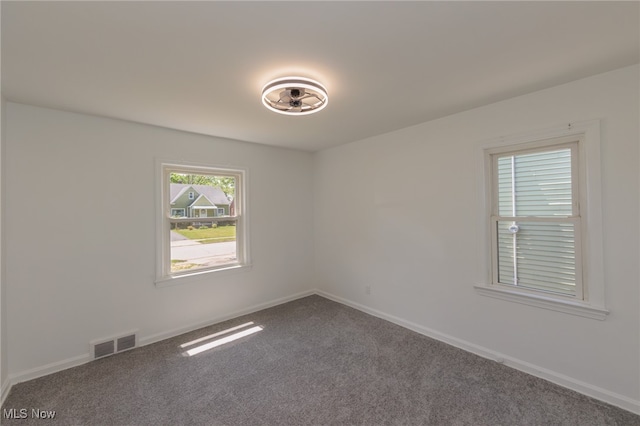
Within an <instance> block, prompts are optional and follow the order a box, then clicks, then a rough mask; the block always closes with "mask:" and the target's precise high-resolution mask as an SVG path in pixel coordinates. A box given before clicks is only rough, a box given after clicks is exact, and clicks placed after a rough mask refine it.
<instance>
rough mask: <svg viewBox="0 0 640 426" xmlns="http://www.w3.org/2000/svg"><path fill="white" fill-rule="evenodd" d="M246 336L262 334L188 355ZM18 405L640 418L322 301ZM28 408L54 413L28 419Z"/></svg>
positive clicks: (349, 420) (420, 419)
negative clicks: (188, 353) (35, 414)
mask: <svg viewBox="0 0 640 426" xmlns="http://www.w3.org/2000/svg"><path fill="white" fill-rule="evenodd" d="M248 322H253V324H249V325H243V324H246V323H248ZM238 326H242V327H239V328H237V329H236V330H234V331H231V332H228V333H226V334H220V335H218V336H216V337H210V338H207V339H204V340H202V341H201V342H198V343H193V344H191V345H189V346H187V347H181V345H183V344H185V343H187V342H191V341H193V340H196V339H199V338H203V337H206V336H210V335H211V334H215V333H219V332H222V331H224V330H227V329H229V328H232V327H238ZM252 327H261V329H259V331H256V332H255V333H253V334H250V335H247V336H245V337H242V338H239V339H237V340H235V341H231V342H228V343H226V344H221V345H220V346H217V347H214V348H212V349H208V350H205V351H203V352H201V353H198V354H196V355H193V356H186V354H185V352H186V351H187V350H193V349H195V348H199V347H202V345H206V344H208V343H211V342H214V341H218V343H220V341H219V340H218V339H222V338H225V337H228V336H232V335H234V333H239V332H242V331H246V330H250V329H251V328H252ZM254 330H258V329H254ZM12 408H13V409H18V410H19V409H23V408H26V409H28V410H29V412H28V416H27V418H26V419H20V420H18V419H6V418H3V419H2V424H3V425H5V424H6V425H18V424H19V425H28V424H38V425H42V424H59V425H473V426H480V425H580V426H584V425H625V426H627V425H640V416H636V415H634V414H632V413H630V412H627V411H625V410H621V409H619V408H616V407H613V406H611V405H607V404H605V403H602V402H599V401H597V400H594V399H591V398H588V397H586V396H584V395H581V394H578V393H575V392H573V391H570V390H568V389H565V388H562V387H560V386H556V385H554V384H552V383H549V382H547V381H545V380H542V379H538V378H536V377H533V376H530V375H528V374H525V373H522V372H519V371H517V370H514V369H512V368H509V367H506V366H503V365H500V364H498V363H495V362H493V361H490V360H486V359H484V358H481V357H478V356H476V355H473V354H470V353H468V352H465V351H463V350H460V349H457V348H454V347H451V346H449V345H446V344H444V343H441V342H438V341H436V340H433V339H430V338H427V337H425V336H422V335H420V334H417V333H414V332H412V331H409V330H406V329H404V328H402V327H399V326H397V325H395V324H392V323H389V322H387V321H384V320H381V319H379V318H375V317H372V316H370V315H367V314H365V313H362V312H359V311H357V310H355V309H352V308H349V307H347V306H344V305H341V304H339V303H335V302H333V301H330V300H327V299H325V298H322V297H319V296H310V297H306V298H303V299H299V300H296V301H293V302H290V303H286V304H283V305H280V306H277V307H274V308H270V309H265V310H263V311H260V312H257V313H254V314H250V315H245V316H243V317H239V318H235V319H233V320H229V321H226V322H224V323H220V324H216V325H213V326H210V327H206V328H203V329H200V330H196V331H193V332H190V333H187V334H184V335H181V336H178V337H175V338H172V339H168V340H164V341H162V342H159V343H156V344H153V345H148V346H145V347H141V348H137V349H134V350H132V351H129V352H123V353H121V354H118V355H115V356H111V357H107V358H103V359H100V360H97V361H94V362H91V363H88V364H85V365H82V366H79V367H75V368H71V369H68V370H65V371H62V372H59V373H56V374H52V375H49V376H46V377H42V378H39V379H35V380H32V381H29V382H24V383H20V384H17V385H15V386H14V387H13V389H12V390H11V393H10V394H9V396H8V398H7V400H6V402H5V404H4V405H3V413H6V411H4V410H8V409H12ZM33 408H35V409H41V410H55V411H56V415H55V417H54V419H53V420H42V419H34V418H30V417H31V409H33ZM17 413H20V412H19V411H18V412H17ZM3 417H5V416H4V415H3Z"/></svg>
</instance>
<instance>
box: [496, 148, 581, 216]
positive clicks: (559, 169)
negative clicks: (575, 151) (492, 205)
mask: <svg viewBox="0 0 640 426" xmlns="http://www.w3.org/2000/svg"><path fill="white" fill-rule="evenodd" d="M572 201H573V199H572V192H571V149H569V148H566V149H561V150H556V151H546V152H536V153H532V154H520V155H510V156H506V157H500V158H498V212H499V214H500V215H501V216H537V217H554V216H570V215H571V214H572V211H573V208H572V206H573V204H572Z"/></svg>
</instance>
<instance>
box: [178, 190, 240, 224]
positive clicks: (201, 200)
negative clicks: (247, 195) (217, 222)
mask: <svg viewBox="0 0 640 426" xmlns="http://www.w3.org/2000/svg"><path fill="white" fill-rule="evenodd" d="M169 193H170V198H171V216H172V217H197V218H203V217H220V216H229V214H230V208H231V201H230V200H229V198H227V196H226V195H225V193H224V192H222V190H221V189H220V188H216V187H213V186H208V185H190V184H185V183H172V184H170V188H169Z"/></svg>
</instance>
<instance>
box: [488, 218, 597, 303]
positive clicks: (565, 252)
mask: <svg viewBox="0 0 640 426" xmlns="http://www.w3.org/2000/svg"><path fill="white" fill-rule="evenodd" d="M501 223H502V224H503V225H502V226H503V228H502V232H501V229H500V224H501ZM513 223H515V224H517V225H518V226H519V227H520V230H518V231H517V232H516V233H515V234H511V235H515V237H514V241H513V243H511V242H508V243H507V244H509V243H510V245H508V246H507V247H506V248H507V249H508V250H513V253H511V252H509V253H504V252H501V251H500V247H501V238H502V239H503V241H504V239H505V238H508V235H509V233H508V232H504V227H505V226H506V225H510V224H513ZM547 224H548V225H549V226H547V227H545V225H547ZM555 225H558V226H559V227H562V225H565V226H566V227H567V228H570V229H571V231H572V232H571V235H564V234H558V233H557V232H555V231H554V228H555ZM535 227H538V228H539V229H538V230H537V232H534V233H529V234H527V228H535ZM581 227H582V220H581V218H579V217H571V218H530V217H527V218H520V217H500V216H492V217H491V236H492V239H491V240H492V241H491V247H492V256H491V257H492V259H493V262H492V277H493V278H492V284H494V285H500V286H507V287H509V288H518V289H523V290H525V291H534V292H543V293H552V294H554V295H556V296H560V297H568V298H571V299H578V300H584V299H585V294H584V290H583V285H582V282H583V281H582V241H581V232H580V230H581ZM545 228H547V229H545ZM567 233H568V232H567ZM502 247H504V243H503V245H502ZM571 255H573V257H572V258H571ZM505 261H508V262H512V263H513V266H510V265H504V262H505ZM501 262H503V263H501ZM505 271H508V272H509V273H511V274H512V275H511V276H510V277H509V276H508V277H505V276H504V273H505ZM505 278H507V279H505Z"/></svg>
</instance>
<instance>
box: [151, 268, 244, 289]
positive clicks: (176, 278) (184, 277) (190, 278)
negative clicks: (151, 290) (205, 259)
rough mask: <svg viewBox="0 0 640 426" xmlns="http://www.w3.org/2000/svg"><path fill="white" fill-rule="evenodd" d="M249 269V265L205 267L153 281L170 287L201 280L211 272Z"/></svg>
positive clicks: (230, 272)
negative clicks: (204, 268) (201, 269)
mask: <svg viewBox="0 0 640 426" xmlns="http://www.w3.org/2000/svg"><path fill="white" fill-rule="evenodd" d="M249 269H251V265H248V264H247V265H231V266H227V267H224V268H218V269H207V270H203V271H194V272H192V273H188V274H181V275H169V276H164V277H160V278H157V279H156V281H155V284H156V287H159V288H162V287H171V286H175V285H182V284H188V283H190V282H194V281H201V280H203V279H205V278H209V277H211V274H215V275H216V276H223V275H230V274H234V273H238V272H240V271H246V270H249Z"/></svg>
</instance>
